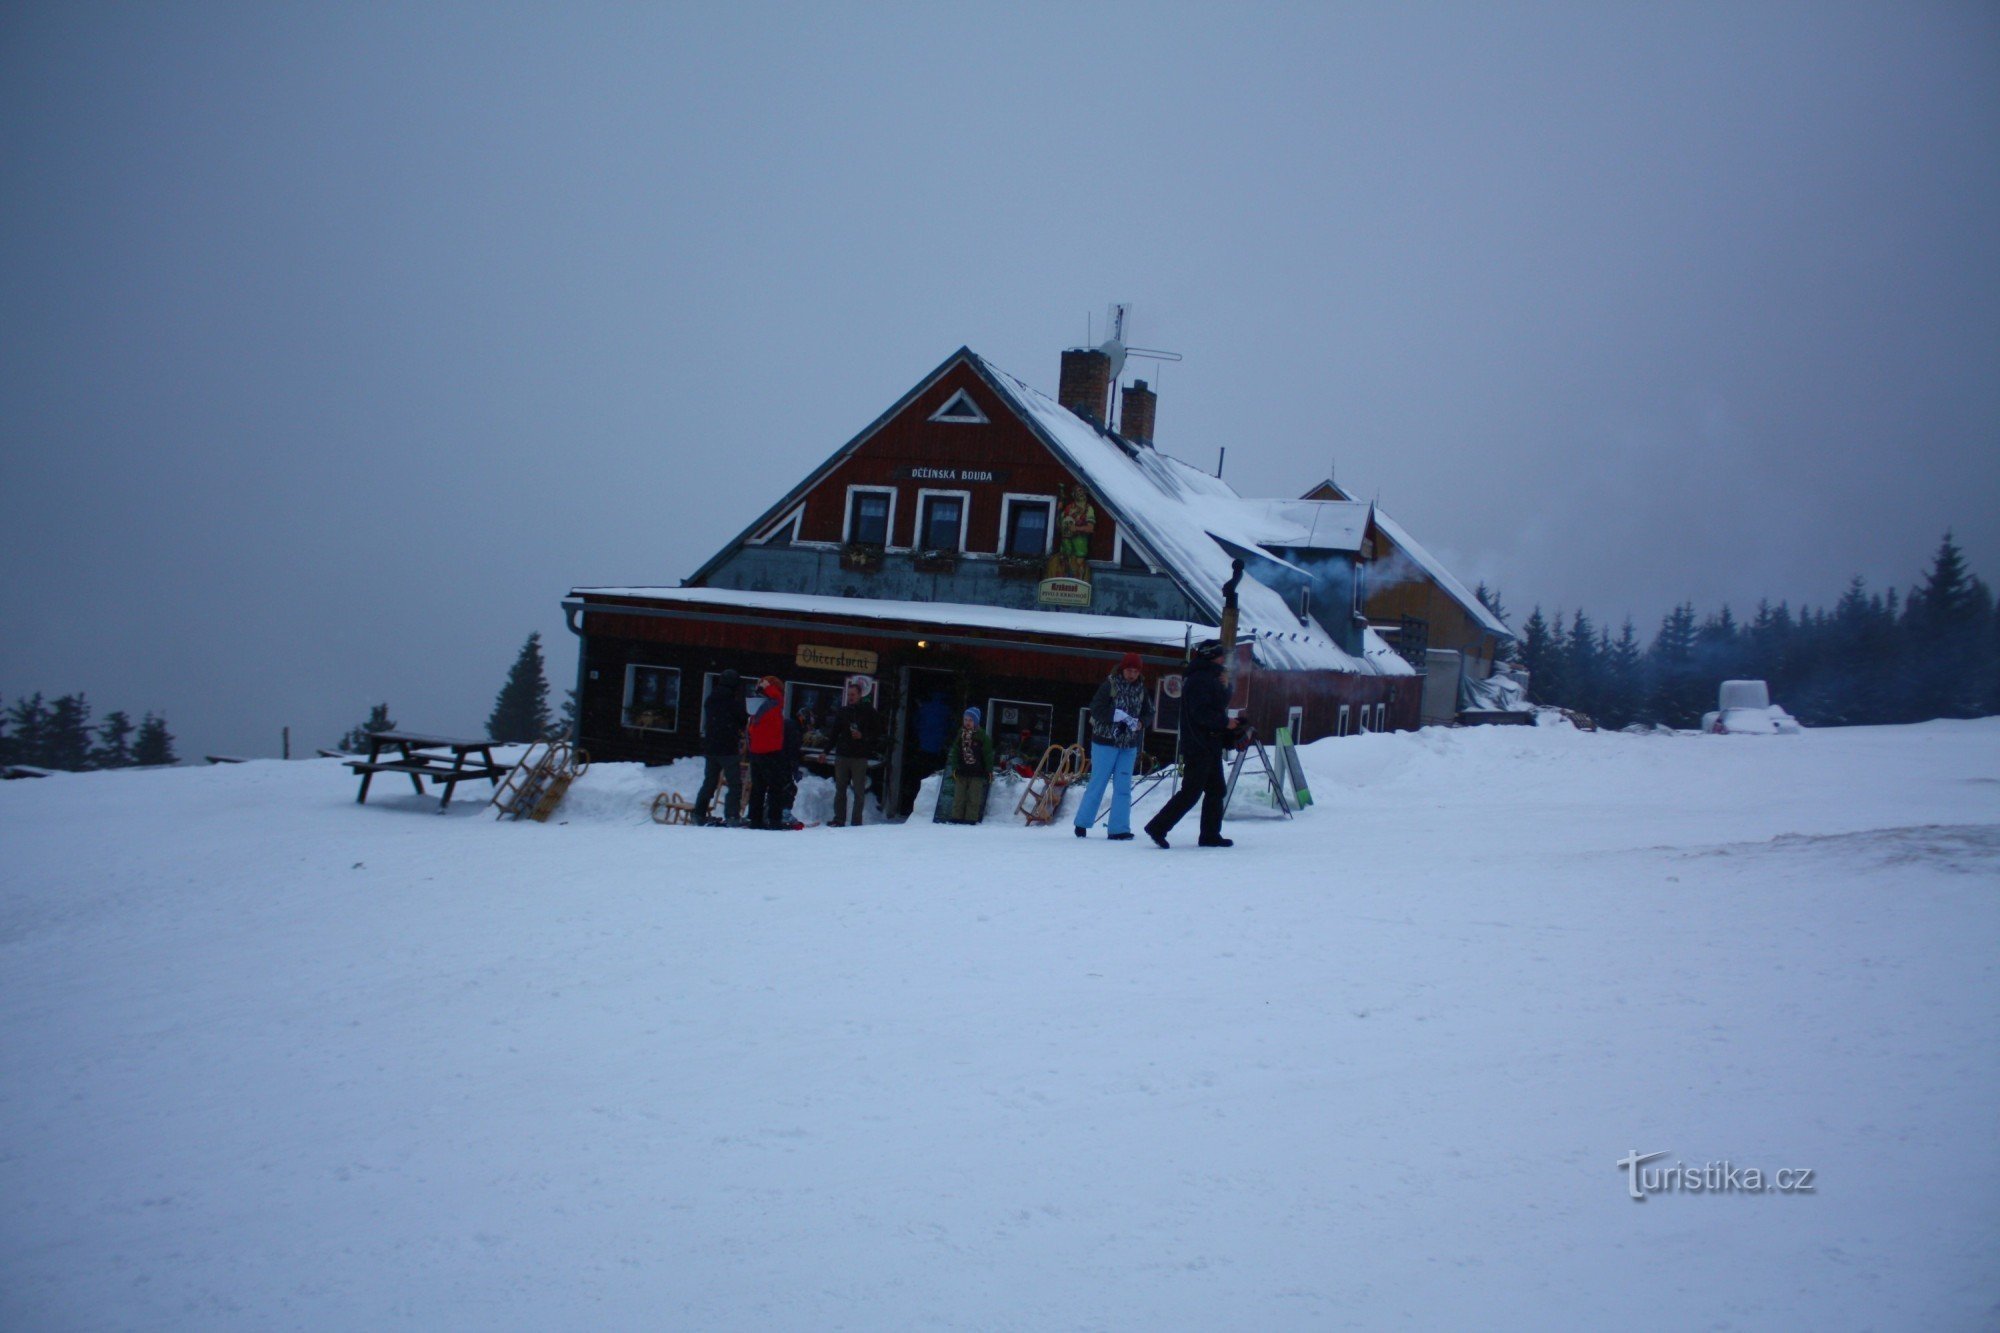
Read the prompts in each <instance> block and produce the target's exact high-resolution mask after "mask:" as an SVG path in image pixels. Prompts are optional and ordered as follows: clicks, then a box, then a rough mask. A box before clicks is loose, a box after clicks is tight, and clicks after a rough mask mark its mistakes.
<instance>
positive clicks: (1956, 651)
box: [1904, 532, 1992, 718]
mask: <svg viewBox="0 0 2000 1333" xmlns="http://www.w3.org/2000/svg"><path fill="white" fill-rule="evenodd" d="M1990 606H1991V597H1990V596H1988V595H1986V594H1985V588H1984V585H1982V584H1981V583H1980V582H1979V580H1978V579H1977V578H1974V577H1972V575H1971V574H1970V572H1969V571H1968V570H1967V569H1966V567H1965V555H1964V553H1963V552H1961V551H1960V550H1959V549H1958V543H1956V542H1954V541H1953V540H1952V538H1951V533H1949V532H1946V533H1945V535H1944V540H1943V541H1942V542H1940V543H1939V544H1938V550H1937V555H1936V556H1935V557H1933V559H1932V561H1931V568H1930V572H1929V573H1928V574H1926V575H1925V576H1924V582H1923V586H1922V587H1919V588H1916V589H1913V590H1912V591H1911V593H1910V599H1909V602H1908V603H1907V607H1906V610H1905V612H1904V623H1905V628H1906V630H1907V631H1908V634H1909V648H1910V651H1911V652H1912V653H1913V654H1914V658H1915V660H1914V661H1913V662H1912V664H1911V665H1912V667H1913V668H1914V669H1913V670H1912V672H1911V676H1910V680H1911V686H1912V690H1911V694H1912V698H1911V702H1912V704H1914V706H1915V713H1916V716H1917V717H1920V718H1930V717H1974V716H1977V715H1978V713H1979V711H1980V709H1981V706H1982V705H1983V704H1984V702H1985V699H1984V696H1985V694H1986V688H1985V686H1986V678H1987V675H1988V672H1987V671H1986V670H1985V669H1984V668H1985V666H1986V661H1987V659H1986V654H1985V651H1984V650H1985V648H1986V643H1985V640H1986V639H1987V637H1988V633H1989V627H1990V624H1991V621H1992V613H1991V611H1990V609H1989V608H1990Z"/></svg>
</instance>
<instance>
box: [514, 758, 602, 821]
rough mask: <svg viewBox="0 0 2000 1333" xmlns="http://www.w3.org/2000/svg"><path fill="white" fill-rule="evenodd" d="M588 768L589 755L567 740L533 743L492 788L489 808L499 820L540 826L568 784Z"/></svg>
mask: <svg viewBox="0 0 2000 1333" xmlns="http://www.w3.org/2000/svg"><path fill="white" fill-rule="evenodd" d="M538 750H539V751H540V753H539V754H538V753H536V751H538ZM589 767H590V756H589V755H587V754H585V753H584V752H583V751H582V750H579V749H577V748H576V747H575V746H573V745H571V744H570V743H569V742H568V741H536V742H535V743H534V744H533V745H530V746H529V747H528V752H527V753H526V754H524V755H522V756H521V762H520V763H518V764H516V765H514V767H513V769H512V770H511V771H509V772H508V774H507V776H506V777H504V778H502V779H500V784H499V785H498V786H497V787H495V788H494V789H493V801H492V805H493V808H494V809H495V810H497V811H499V816H498V817H499V818H501V819H532V820H534V821H536V822H537V823H540V822H541V821H542V820H544V819H547V818H548V817H549V816H550V815H551V814H553V813H555V808H556V807H557V806H558V805H561V804H562V798H563V794H564V793H565V792H567V791H568V790H569V784H570V783H572V782H574V781H576V779H577V778H579V777H581V776H582V775H583V772H584V770H585V769H587V768H589Z"/></svg>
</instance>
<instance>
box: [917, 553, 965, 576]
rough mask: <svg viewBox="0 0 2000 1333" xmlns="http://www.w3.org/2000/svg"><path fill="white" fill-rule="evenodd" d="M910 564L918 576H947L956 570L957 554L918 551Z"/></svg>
mask: <svg viewBox="0 0 2000 1333" xmlns="http://www.w3.org/2000/svg"><path fill="white" fill-rule="evenodd" d="M911 563H912V564H914V565H915V566H916V570H917V572H918V573H919V574H949V573H951V572H952V571H953V570H955V569H957V568H958V552H956V551H918V552H917V553H916V555H915V556H914V557H913V558H912V560H911Z"/></svg>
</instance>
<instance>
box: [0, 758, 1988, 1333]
mask: <svg viewBox="0 0 2000 1333" xmlns="http://www.w3.org/2000/svg"><path fill="white" fill-rule="evenodd" d="M1304 756H1305V762H1306V766H1307V770H1308V772H1309V774H1310V776H1311V778H1312V785H1313V788H1314V792H1315V795H1316V796H1317V797H1318V804H1317V805H1316V806H1314V807H1313V808H1312V809H1311V810H1310V811H1308V812H1307V813H1306V814H1305V815H1304V816H1303V817H1302V818H1300V819H1299V820H1297V821H1296V822H1292V823H1285V822H1281V821H1277V820H1273V819H1250V818H1245V819H1240V820H1234V821H1232V823H1231V825H1230V833H1231V835H1232V836H1233V837H1234V838H1235V839H1236V840H1237V846H1236V847H1235V848H1234V849H1233V850H1229V851H1203V850H1197V849H1195V848H1194V847H1193V845H1192V844H1193V840H1194V824H1193V818H1192V816H1190V818H1189V821H1188V822H1187V823H1185V824H1184V825H1183V826H1182V828H1181V829H1180V831H1179V836H1178V838H1177V845H1176V847H1175V849H1174V850H1173V851H1171V852H1160V851H1158V850H1156V849H1154V848H1152V847H1151V846H1149V845H1147V844H1146V843H1145V842H1144V841H1143V840H1141V841H1138V842H1133V843H1126V844H1111V843H1107V842H1105V841H1103V840H1102V838H1101V836H1095V837H1093V838H1092V839H1091V840H1090V841H1088V842H1078V841H1077V840H1075V839H1074V838H1072V837H1071V836H1070V834H1069V832H1068V831H1067V829H1066V828H1056V829H1024V828H1020V827H1018V826H1011V825H1009V824H1006V823H1002V822H995V823H991V824H988V825H985V826H982V827H978V828H960V827H952V826H940V825H933V824H929V823H922V824H913V825H910V826H906V827H886V826H871V827H868V828H863V829H850V830H840V831H835V830H828V829H813V830H808V831H805V832H802V833H788V834H773V833H753V832H748V831H742V832H738V831H725V830H697V829H688V828H673V827H662V826H657V825H655V824H653V823H652V822H651V821H650V820H649V819H648V817H647V814H646V806H647V803H648V802H649V801H650V798H651V796H652V794H653V793H654V792H655V791H657V790H659V789H660V787H661V786H662V785H664V784H663V780H664V783H670V784H672V785H682V786H685V785H686V784H685V783H684V782H680V781H676V780H675V779H676V776H677V775H673V774H668V773H665V772H663V771H658V770H656V771H652V772H648V771H647V770H644V769H639V768H634V767H630V766H603V767H599V768H597V769H595V770H593V771H592V772H591V773H590V774H589V775H587V776H586V777H585V778H584V779H583V781H582V783H581V784H580V785H579V787H578V789H577V791H576V792H575V793H574V794H573V796H572V798H571V801H570V802H569V804H568V805H567V806H566V807H565V809H564V811H563V812H562V814H560V815H559V816H558V818H560V819H566V820H567V822H566V823H562V824H555V823H551V824H549V825H513V824H496V823H494V822H492V820H491V818H490V816H489V815H488V814H486V813H485V812H484V811H483V809H482V807H481V802H480V801H479V800H478V799H476V798H474V799H465V800H462V801H461V803H459V804H458V805H456V806H455V807H454V808H453V809H452V810H451V812H450V813H449V814H447V815H443V816H440V815H438V814H436V813H434V806H433V803H432V802H431V801H430V800H428V799H425V800H422V801H419V800H418V799H417V798H416V797H415V796H413V795H412V794H411V793H410V792H409V791H408V790H407V788H405V789H404V790H403V791H400V792H399V791H397V790H396V789H395V788H394V786H393V785H391V784H389V783H388V782H387V781H386V780H384V781H381V782H378V783H377V784H376V791H375V793H373V794H371V796H370V800H369V803H368V804H367V805H365V806H362V805H357V804H356V803H355V802H354V783H353V780H352V779H351V778H350V777H349V775H348V773H347V771H346V770H345V769H343V768H341V767H340V766H339V764H338V763H336V762H331V761H310V762H294V763H289V764H286V763H279V762H266V763H252V764H244V765H241V766H232V767H218V768H212V769H184V770H178V771H165V772H138V773H105V774H89V775H80V776H67V775H58V776H55V777H51V778H48V779H45V780H41V781H28V782H14V783H7V784H4V786H0V862H4V869H0V1327H5V1328H7V1329H9V1330H22V1329H51V1328H60V1329H110V1328H143V1329H168V1328H189V1329H196V1328H198V1329H218V1328H220V1329H270V1328H314V1329H333V1328H337V1329H364V1328H365V1329H371V1330H373V1329H384V1328H393V1329H424V1330H432V1329H503V1328H518V1329H660V1328H690V1329H692V1328H702V1329H801V1330H807V1329H810V1330H819V1329H836V1328H855V1329H908V1328H965V1329H1009V1328H1018V1329H1035V1330H1043V1329H1065V1328H1089V1329H1097V1328H1104V1329H1145V1330H1157V1329H1204V1330H1210V1329H1258V1330H1266V1329H1290V1328H1321V1327H1364V1328H1371V1327H1426V1328H1587V1327H1588V1328H1601V1327H1621V1328H1675V1329H1680V1328H1742V1329H1761V1328H1774V1327H1788V1328H1817V1327H1829V1328H1869V1327H1877V1328H1923V1329H1944V1328H1974V1327H1992V1326H1993V1325H1994V1323H1995V1322H1996V1321H2000V1264H1996V1263H1995V1255H1996V1252H2000V1139H1996V1136H1995V1133H1994V1129H1995V1123H1996V1122H1995V1109H1994V1108H1995V1107H1996V1105H2000V975H1996V968H1997V967H2000V963H1996V959H2000V719H1989V720H1986V721H1981V722H1971V723H1932V724H1927V725H1924V726H1917V727H1904V728H1870V729H1856V730H1847V731H1816V732H1809V733H1807V734H1805V735H1802V736H1795V737H1730V736H1716V737H1694V736H1680V737H1669V736H1620V735H1579V734H1576V733H1573V732H1570V731H1568V730H1566V729H1527V728H1522V729H1513V728H1509V729H1494V730H1479V731H1463V732H1440V731H1428V732H1422V733H1418V734H1414V735H1393V736H1369V737H1358V738H1350V739H1347V740H1341V741H1332V742H1322V743H1320V744H1318V745H1316V746H1313V747H1311V748H1309V749H1308V750H1306V751H1305V752H1304ZM998 805H999V802H998V800H996V801H995V806H996V808H997V806H998ZM1634 1152H1636V1153H1639V1154H1646V1153H1654V1152H1658V1153H1664V1154H1665V1156H1663V1157H1659V1158H1655V1159H1653V1160H1651V1161H1650V1162H1649V1163H1647V1164H1646V1166H1645V1167H1644V1168H1642V1169H1645V1170H1651V1171H1654V1172H1657V1171H1659V1170H1660V1169H1661V1168H1666V1167H1672V1166H1674V1165H1675V1164H1676V1163H1685V1164H1686V1165H1687V1166H1688V1167H1689V1168H1691V1169H1692V1168H1701V1167H1706V1166H1707V1164H1709V1163H1711V1162H1714V1163H1721V1162H1724V1161H1727V1162H1729V1163H1731V1164H1732V1166H1733V1169H1735V1170H1736V1171H1737V1172H1739V1173H1740V1172H1741V1171H1742V1170H1743V1169H1746V1168H1756V1169H1759V1170H1761V1171H1763V1172H1766V1173H1769V1172H1771V1171H1774V1170H1778V1169H1785V1170H1810V1171H1812V1172H1814V1175H1813V1176H1812V1178H1811V1182H1810V1183H1811V1186H1812V1190H1811V1192H1809V1193H1782V1194H1781V1193H1778V1192H1775V1191H1773V1192H1768V1193H1762V1194H1749V1193H1745V1192H1736V1193H1708V1192H1704V1193H1690V1192H1687V1191H1686V1190H1685V1189H1682V1190H1677V1191H1675V1192H1671V1193H1660V1194H1655V1195H1653V1196H1651V1197H1648V1198H1646V1199H1645V1200H1644V1201H1643V1202H1635V1201H1634V1200H1633V1199H1632V1198H1631V1197H1630V1195H1629V1193H1628V1186H1629V1184H1630V1183H1631V1181H1632V1173H1631V1171H1630V1169H1628V1168H1621V1167H1620V1166H1619V1159H1620V1158H1624V1157H1627V1155H1628V1154H1631V1153H1634ZM1682 1179H1683V1181H1684V1179H1685V1178H1682Z"/></svg>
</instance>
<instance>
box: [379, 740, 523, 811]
mask: <svg viewBox="0 0 2000 1333" xmlns="http://www.w3.org/2000/svg"><path fill="white" fill-rule="evenodd" d="M493 745H494V742H492V741H468V740H460V739H457V738H455V737H452V736H427V735H425V734H423V733H422V732H416V731H377V732H371V733H369V736H368V757H367V758H366V759H350V760H348V761H347V766H348V767H349V768H351V769H353V770H354V771H355V772H356V773H359V774H360V775H361V794H360V795H359V796H356V797H355V798H354V799H355V800H356V801H366V800H367V799H368V784H369V783H371V782H373V781H374V780H375V775H376V774H377V773H402V774H406V775H407V776H408V777H409V779H410V783H411V785H412V786H414V787H415V788H416V789H417V795H419V796H422V795H423V794H424V779H425V778H429V779H430V780H431V781H432V782H435V783H437V784H438V785H439V786H441V787H443V788H444V799H443V800H441V801H439V802H438V809H439V810H443V809H444V808H445V807H446V806H448V805H450V804H451V794H452V791H453V790H454V789H455V788H456V787H457V786H458V784H459V783H461V782H471V781H473V780H474V779H476V778H485V779H486V780H487V781H489V782H491V783H492V784H493V785H494V786H495V787H498V786H499V785H500V779H501V778H503V777H505V776H506V775H507V772H508V770H509V767H510V766H509V765H507V764H503V763H500V762H498V761H497V760H495V759H494V758H493Z"/></svg>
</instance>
